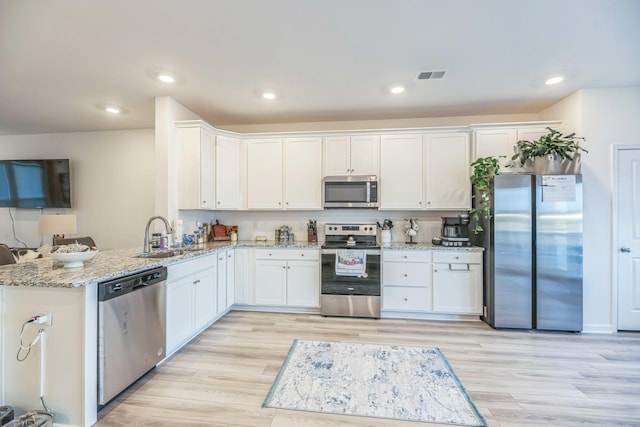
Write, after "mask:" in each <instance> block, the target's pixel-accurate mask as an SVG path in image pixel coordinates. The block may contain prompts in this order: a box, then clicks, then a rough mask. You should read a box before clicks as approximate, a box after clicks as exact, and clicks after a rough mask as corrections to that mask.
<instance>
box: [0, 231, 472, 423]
mask: <svg viewBox="0 0 640 427" xmlns="http://www.w3.org/2000/svg"><path fill="white" fill-rule="evenodd" d="M319 250H320V244H317V243H313V244H311V243H306V242H296V243H291V244H278V243H274V242H266V243H255V242H250V241H240V242H237V243H233V244H232V243H230V242H217V243H207V244H206V245H204V246H202V247H200V248H199V249H198V250H193V251H185V252H184V253H182V254H179V255H176V256H173V257H168V258H139V257H136V256H137V255H139V254H140V250H139V249H137V248H136V249H119V250H108V251H101V252H100V253H98V255H97V256H96V257H95V258H93V259H92V260H90V261H86V262H85V265H84V267H83V268H77V269H68V268H63V266H62V264H57V263H55V262H54V261H53V260H52V259H51V258H43V259H37V260H33V261H29V262H24V263H19V264H14V265H9V266H3V267H0V285H3V286H0V297H1V301H2V305H1V306H0V307H1V309H0V325H1V327H2V330H3V337H4V339H3V342H2V345H3V346H4V347H2V353H1V354H2V358H3V364H4V371H2V372H0V378H1V379H2V383H1V386H2V390H3V399H4V402H5V403H6V404H9V405H12V406H14V407H15V408H16V410H17V411H26V410H31V409H37V408H40V407H41V405H40V401H39V395H38V390H39V387H38V384H39V383H38V381H39V372H40V368H39V356H40V351H39V348H37V347H39V346H36V347H34V349H33V351H32V354H31V355H30V356H29V357H27V358H26V360H25V361H24V362H18V361H16V357H15V354H16V351H17V348H18V342H19V337H20V331H21V328H22V326H23V324H24V322H25V321H26V320H28V319H30V318H31V317H32V316H34V315H38V314H51V315H52V325H51V326H43V328H45V330H46V335H47V343H46V346H47V347H46V361H45V362H46V381H45V393H44V396H45V399H46V402H47V404H48V406H49V407H50V408H51V409H52V410H53V411H54V412H55V414H56V420H55V421H56V425H61V426H65V425H68V426H83V427H84V426H90V425H93V424H94V423H95V422H96V420H97V411H98V404H97V398H96V388H97V362H96V360H97V346H96V343H97V339H98V338H97V328H96V325H97V321H98V309H97V298H98V291H97V289H98V283H99V282H102V281H106V280H110V279H114V278H118V277H122V276H125V275H129V274H133V273H137V272H141V271H145V270H148V269H151V268H154V267H158V266H166V267H167V268H168V280H167V355H168V356H170V355H171V354H173V353H174V352H175V351H177V350H179V349H180V348H181V347H182V346H184V345H185V344H186V343H187V342H189V341H190V340H191V339H192V338H193V337H194V336H195V335H197V334H199V333H200V332H201V331H202V330H203V329H205V328H206V327H208V326H209V325H211V324H212V323H213V322H215V321H216V320H217V319H219V318H220V317H222V316H224V315H225V314H226V313H227V312H228V311H229V310H230V309H231V308H232V307H233V309H238V310H258V311H297V312H300V311H303V312H309V313H319V312H320V310H319V295H315V296H314V297H315V298H316V299H315V300H314V301H318V302H315V303H313V304H308V305H306V306H304V307H303V306H278V305H277V304H275V305H274V304H272V305H269V304H267V305H260V304H259V301H256V288H257V287H260V286H262V282H260V279H259V278H258V275H257V274H256V269H255V263H256V255H255V254H256V252H258V251H267V252H273V251H282V253H289V254H291V253H297V252H301V253H308V252H309V251H311V252H314V251H319ZM481 253H482V249H481V248H475V247H470V248H453V247H451V248H446V247H440V246H433V245H431V244H424V243H418V244H414V245H407V244H403V243H393V244H389V245H386V246H384V245H383V248H382V260H383V303H382V304H383V307H382V308H383V311H382V317H404V318H445V319H446V318H448V319H458V318H464V319H478V314H479V313H480V310H481V289H482V283H481V277H482V274H481V273H482V271H481V264H480V263H479V261H478V260H479V259H480V258H481ZM316 259H317V258H316ZM230 260H231V261H234V260H235V262H232V263H231V264H229V261H230ZM309 262H314V261H309ZM315 262H317V261H315ZM315 271H316V273H315V274H318V275H319V266H318V268H317V269H316V270H315ZM439 275H442V276H439ZM439 277H442V278H441V279H439ZM443 279H444V280H443ZM444 281H446V286H444ZM196 283H197V284H196ZM301 285H303V286H306V284H301ZM207 286H212V287H211V288H207ZM310 289H311V288H310ZM34 326H35V325H34ZM37 329H38V328H37V327H36V328H33V330H35V331H37ZM31 338H33V336H31V337H25V340H26V339H29V340H30V339H31Z"/></svg>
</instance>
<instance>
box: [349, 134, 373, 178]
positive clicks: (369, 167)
mask: <svg viewBox="0 0 640 427" xmlns="http://www.w3.org/2000/svg"><path fill="white" fill-rule="evenodd" d="M350 158H351V170H350V174H351V175H376V176H377V175H380V137H379V136H378V135H371V136H364V135H363V136H352V137H351V150H350Z"/></svg>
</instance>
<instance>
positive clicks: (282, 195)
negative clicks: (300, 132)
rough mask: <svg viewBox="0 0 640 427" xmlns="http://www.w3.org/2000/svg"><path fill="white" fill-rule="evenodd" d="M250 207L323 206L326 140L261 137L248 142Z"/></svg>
mask: <svg viewBox="0 0 640 427" xmlns="http://www.w3.org/2000/svg"><path fill="white" fill-rule="evenodd" d="M247 153H248V159H247V168H248V175H247V197H248V200H247V204H248V207H249V209H298V210H303V209H321V208H322V140H321V138H319V137H313V138H286V139H284V140H282V139H261V140H250V141H248V142H247Z"/></svg>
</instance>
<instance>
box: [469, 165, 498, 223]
mask: <svg viewBox="0 0 640 427" xmlns="http://www.w3.org/2000/svg"><path fill="white" fill-rule="evenodd" d="M471 167H472V168H473V175H471V177H470V179H471V185H473V189H474V194H473V196H472V197H473V198H474V199H476V201H475V203H474V206H473V208H472V209H471V210H470V211H469V214H470V215H471V222H472V223H473V232H474V234H478V233H480V232H481V231H484V228H482V225H480V219H481V218H480V216H482V218H483V219H484V220H487V221H488V220H489V219H491V198H490V197H491V179H492V178H493V177H494V176H495V175H499V174H500V164H499V160H498V159H496V158H495V157H493V156H488V157H480V158H479V159H476V160H475V161H474V162H473V163H471Z"/></svg>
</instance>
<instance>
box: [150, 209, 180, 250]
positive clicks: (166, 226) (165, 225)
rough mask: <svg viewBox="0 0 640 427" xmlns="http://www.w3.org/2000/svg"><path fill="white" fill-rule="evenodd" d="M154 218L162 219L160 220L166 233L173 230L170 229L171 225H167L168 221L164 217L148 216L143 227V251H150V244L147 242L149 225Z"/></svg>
mask: <svg viewBox="0 0 640 427" xmlns="http://www.w3.org/2000/svg"><path fill="white" fill-rule="evenodd" d="M155 219H160V220H162V222H164V227H165V229H166V231H167V234H171V233H173V230H172V229H171V226H170V225H169V221H167V219H166V218H165V217H163V216H159V215H157V216H152V217H151V218H149V221H148V222H147V227H146V228H145V229H144V248H143V252H145V253H149V252H151V245H150V244H149V227H150V226H151V223H152V222H153V220H155Z"/></svg>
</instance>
